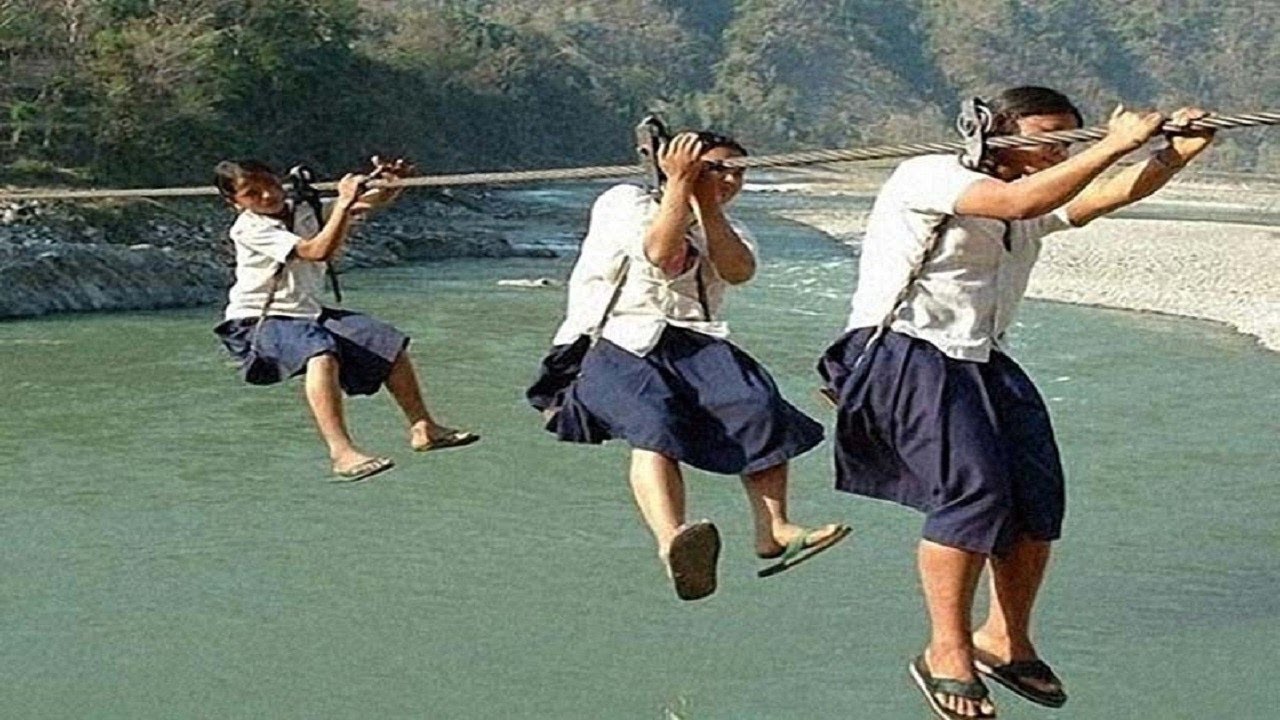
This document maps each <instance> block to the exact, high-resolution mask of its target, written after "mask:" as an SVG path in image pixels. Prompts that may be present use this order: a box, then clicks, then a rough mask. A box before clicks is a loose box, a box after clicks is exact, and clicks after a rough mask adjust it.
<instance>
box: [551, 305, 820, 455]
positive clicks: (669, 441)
mask: <svg viewBox="0 0 1280 720" xmlns="http://www.w3.org/2000/svg"><path fill="white" fill-rule="evenodd" d="M560 399H561V400H562V403H561V407H560V411H559V412H558V413H556V414H555V416H554V417H552V418H551V420H550V421H549V422H548V423H547V429H548V430H550V431H551V432H554V433H555V434H556V436H557V437H559V439H561V440H564V441H567V442H582V443H600V442H604V441H605V440H609V439H612V438H618V439H622V440H626V441H627V442H628V443H630V444H631V446H632V447H633V448H640V449H643V450H652V451H653V452H657V453H661V454H663V455H665V456H667V457H670V458H672V459H675V460H677V461H680V462H683V463H688V464H689V465H692V466H693V467H696V468H699V469H701V470H706V471H708V472H714V473H723V474H726V475H737V474H745V473H753V472H758V471H760V470H765V469H768V468H771V467H774V466H776V465H780V464H782V463H785V462H787V461H788V460H790V459H791V458H794V457H796V456H798V455H801V454H802V453H805V452H807V451H809V450H811V449H813V447H814V446H816V445H817V444H818V443H820V442H822V436H823V430H822V425H820V424H818V422H817V421H815V420H814V419H813V418H811V417H809V416H808V415H805V414H804V413H803V412H801V411H800V410H798V409H797V408H796V407H795V406H793V405H792V404H791V403H789V402H787V401H786V400H784V399H783V398H782V395H781V393H779V392H778V387H777V385H776V384H775V383H774V382H773V378H772V377H770V376H769V373H768V372H767V371H765V369H764V368H763V367H761V365H760V364H759V363H758V362H756V361H755V360H754V359H753V358H752V357H751V356H750V355H748V354H746V353H745V352H743V351H742V350H741V349H739V348H738V347H737V346H735V345H733V344H732V343H729V342H727V341H725V340H721V339H718V338H713V337H711V336H709V335H704V334H702V333H697V332H694V331H692V330H686V329H684V328H677V327H671V326H668V327H667V328H666V329H665V330H664V331H663V333H662V337H661V338H660V339H659V340H658V345H657V346H656V347H655V348H654V349H653V350H652V351H650V352H649V354H647V355H645V356H644V357H637V356H636V355H635V354H633V353H630V352H628V351H626V350H624V349H622V348H620V347H618V346H617V345H615V344H613V343H611V342H609V341H608V340H601V341H599V342H597V343H596V344H595V345H594V346H593V347H592V348H591V349H590V350H588V351H587V353H586V356H585V357H584V358H583V360H582V371H581V373H580V374H579V375H578V376H577V378H576V380H574V381H573V382H572V383H571V384H570V385H569V387H568V389H567V391H565V392H564V393H563V395H561V396H560Z"/></svg>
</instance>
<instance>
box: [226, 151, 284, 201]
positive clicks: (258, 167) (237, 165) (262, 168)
mask: <svg viewBox="0 0 1280 720" xmlns="http://www.w3.org/2000/svg"><path fill="white" fill-rule="evenodd" d="M253 175H270V176H272V177H278V176H277V175H276V171H275V170H273V169H271V166H270V165H268V164H266V163H264V162H262V161H260V160H223V161H222V162H220V163H218V164H217V165H216V166H214V168H213V186H214V187H216V188H217V189H218V194H219V195H221V196H222V199H223V200H226V201H227V202H229V203H234V202H235V196H236V186H237V185H238V184H239V183H240V181H241V180H244V179H245V178H248V177H251V176H253Z"/></svg>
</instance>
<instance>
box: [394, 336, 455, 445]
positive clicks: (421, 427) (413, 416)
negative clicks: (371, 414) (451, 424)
mask: <svg viewBox="0 0 1280 720" xmlns="http://www.w3.org/2000/svg"><path fill="white" fill-rule="evenodd" d="M386 385H387V390H388V391H389V392H390V393H391V397H392V398H394V399H395V401H396V404H397V405H399V406H400V410H401V411H402V412H404V417H405V420H407V421H408V422H409V444H410V445H411V446H413V448H414V449H418V448H421V447H425V446H427V445H430V444H431V442H432V440H434V439H436V438H437V437H438V436H439V435H441V434H442V433H445V432H449V429H448V428H444V427H441V426H440V425H438V424H436V421H435V419H434V418H432V417H431V413H430V412H428V411H427V404H426V401H424V400H423V398H422V389H421V387H420V386H419V385H418V375H417V373H416V372H415V371H414V369H413V363H412V362H411V361H410V360H409V353H408V352H401V353H400V354H399V355H397V356H396V361H395V362H394V363H392V364H391V372H390V373H389V374H388V375H387V382H386Z"/></svg>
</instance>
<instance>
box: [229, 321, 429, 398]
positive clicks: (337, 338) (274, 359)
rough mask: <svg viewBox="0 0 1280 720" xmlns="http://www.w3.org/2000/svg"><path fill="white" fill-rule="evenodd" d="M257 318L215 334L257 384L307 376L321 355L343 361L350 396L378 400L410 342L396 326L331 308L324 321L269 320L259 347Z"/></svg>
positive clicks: (341, 377)
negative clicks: (313, 360)
mask: <svg viewBox="0 0 1280 720" xmlns="http://www.w3.org/2000/svg"><path fill="white" fill-rule="evenodd" d="M257 322H258V320H257V318H244V319H239V320H227V321H225V322H223V323H222V324H221V325H218V326H217V327H216V328H214V329H213V332H214V334H215V335H217V336H218V337H219V338H220V339H221V340H222V344H223V345H225V346H226V347H227V350H228V351H229V352H230V353H231V355H232V357H234V358H235V359H236V360H239V361H240V374H241V376H242V377H243V378H244V379H245V381H246V382H249V383H252V384H254V385H270V384H272V383H278V382H280V381H281V380H284V379H285V378H290V377H293V376H294V375H301V374H302V373H304V372H306V369H307V361H308V360H310V359H311V358H313V357H315V356H317V355H333V356H334V357H336V358H337V359H338V383H339V384H340V385H341V386H342V389H343V391H344V392H346V393H347V394H348V395H372V394H374V393H376V392H377V391H378V388H380V387H382V385H383V383H385V382H386V381H387V375H389V374H390V373H391V365H392V364H393V363H394V362H395V360H396V357H397V356H399V355H400V353H401V352H403V351H404V349H405V348H407V347H408V346H409V337H408V336H407V335H405V334H404V333H402V332H400V331H399V330H397V329H395V328H394V327H392V326H391V325H388V324H387V323H384V322H382V321H381V320H375V319H373V318H371V317H369V316H368V315H364V314H362V313H358V312H351V311H349V310H337V309H334V308H325V309H324V310H323V311H322V312H321V313H320V317H318V318H315V319H314V320H313V319H310V318H292V317H280V316H269V317H267V318H266V319H265V320H263V321H262V328H261V330H260V331H259V334H258V340H257V343H256V346H255V345H253V343H252V336H253V328H254V325H256V324H257Z"/></svg>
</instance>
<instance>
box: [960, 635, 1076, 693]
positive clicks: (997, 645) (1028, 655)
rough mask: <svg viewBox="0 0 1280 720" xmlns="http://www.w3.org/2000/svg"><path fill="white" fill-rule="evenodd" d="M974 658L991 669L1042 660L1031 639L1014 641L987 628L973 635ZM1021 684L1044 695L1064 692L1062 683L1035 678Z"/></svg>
mask: <svg viewBox="0 0 1280 720" xmlns="http://www.w3.org/2000/svg"><path fill="white" fill-rule="evenodd" d="M973 656H974V658H976V659H978V660H981V661H982V662H983V663H984V664H985V665H987V666H989V667H999V666H1001V665H1008V664H1009V663H1011V662H1024V661H1029V660H1039V659H1040V656H1039V654H1037V653H1036V648H1035V646H1034V645H1033V644H1032V643H1031V639H1030V638H1021V639H1013V638H1009V637H1002V636H999V635H996V634H994V633H992V632H990V631H989V630H987V629H986V628H981V629H979V630H978V631H977V632H975V633H974V634H973ZM1021 683H1022V684H1024V685H1026V686H1028V687H1031V688H1033V689H1035V690H1038V691H1039V692H1042V693H1060V692H1062V691H1063V687H1062V683H1060V682H1049V681H1046V680H1042V679H1040V678H1035V677H1029V676H1028V677H1025V678H1021Z"/></svg>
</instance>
